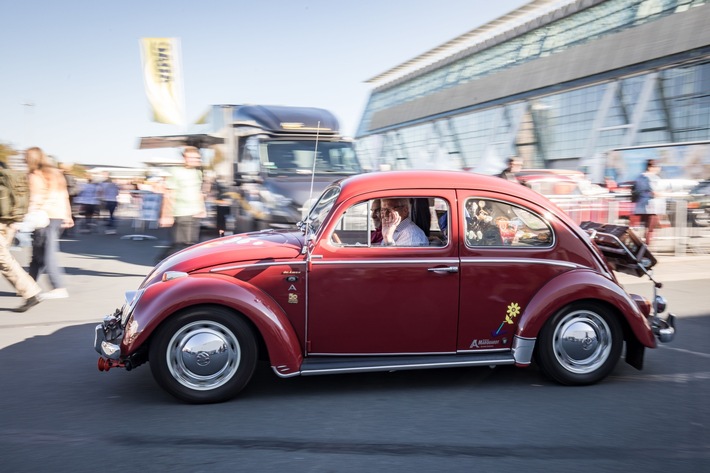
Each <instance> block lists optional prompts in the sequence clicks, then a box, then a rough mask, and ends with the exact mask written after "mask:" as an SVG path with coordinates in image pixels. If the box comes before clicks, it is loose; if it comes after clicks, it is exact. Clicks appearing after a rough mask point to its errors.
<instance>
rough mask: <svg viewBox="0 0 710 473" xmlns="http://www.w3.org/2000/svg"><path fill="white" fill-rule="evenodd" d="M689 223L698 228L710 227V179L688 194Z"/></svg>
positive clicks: (700, 183)
mask: <svg viewBox="0 0 710 473" xmlns="http://www.w3.org/2000/svg"><path fill="white" fill-rule="evenodd" d="M688 221H689V222H690V223H691V225H693V226H696V227H710V179H706V180H704V181H701V182H699V183H698V184H697V185H696V186H695V187H693V188H692V189H690V191H689V192H688Z"/></svg>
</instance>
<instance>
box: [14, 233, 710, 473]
mask: <svg viewBox="0 0 710 473" xmlns="http://www.w3.org/2000/svg"><path fill="white" fill-rule="evenodd" d="M146 233H153V234H155V235H158V236H159V237H161V236H162V234H161V233H160V232H159V231H148V232H146ZM159 244H160V239H159V240H156V241H150V240H143V241H134V240H122V239H120V234H119V235H82V236H81V238H79V239H76V240H67V241H64V242H62V249H63V251H64V253H63V255H62V261H63V264H64V265H65V267H66V269H67V282H68V284H67V285H68V288H69V291H70V293H71V297H70V298H69V299H64V300H52V301H45V302H43V303H42V304H40V305H39V306H37V307H35V308H33V309H32V310H31V311H29V312H27V313H25V314H15V313H13V312H9V311H4V312H3V311H2V310H3V308H11V307H14V306H16V305H18V304H19V303H20V299H19V298H17V297H16V296H15V295H14V291H13V290H12V288H11V286H10V285H9V284H7V282H5V281H2V282H0V328H1V329H0V387H1V388H2V390H1V392H2V397H1V398H0V399H1V400H0V471H2V472H8V473H10V472H44V471H51V472H95V471H101V470H104V471H105V470H110V471H114V470H122V471H137V470H139V469H142V470H144V471H151V472H152V471H171V472H203V471H204V472H208V471H209V472H234V471H259V472H262V471H264V472H270V471H292V472H362V471H383V470H388V471H407V472H411V471H427V472H430V471H449V472H450V471H516V472H518V471H526V472H538V471H539V472H556V471H579V470H580V469H582V470H584V471H590V472H594V471H605V472H617V471H618V472H636V471H644V472H669V471H672V472H697V471H702V470H704V469H705V468H706V467H707V464H708V461H710V435H708V434H709V430H710V407H708V402H707V397H708V392H710V368H709V366H710V365H709V364H708V361H709V360H710V345H709V344H708V339H710V308H709V307H710V305H709V304H708V302H709V301H710V295H709V292H710V291H708V288H709V287H710V284H709V282H710V274H709V275H708V276H707V277H705V276H703V275H702V274H700V275H697V274H696V275H695V276H693V277H692V278H691V277H688V278H684V276H683V271H679V272H678V274H679V275H680V276H678V274H676V275H673V276H672V277H670V276H669V279H670V281H669V282H667V283H666V284H665V288H664V295H665V296H666V297H667V299H668V300H669V305H670V306H671V309H672V310H673V311H675V312H677V313H678V314H679V315H680V322H679V330H678V335H677V337H676V340H675V341H674V342H673V343H671V344H668V345H665V346H661V347H660V348H658V349H656V350H648V351H647V352H646V360H645V368H644V370H643V371H636V370H635V369H633V368H631V367H629V366H628V365H626V364H625V363H623V361H622V362H620V363H619V365H618V367H617V369H616V370H615V372H614V373H613V375H612V376H611V377H609V378H608V379H607V380H605V381H604V382H602V383H600V384H598V385H594V386H588V387H582V388H569V387H562V386H559V385H556V384H554V383H552V382H550V381H547V380H546V379H544V378H543V377H542V376H541V374H540V373H539V372H538V370H537V369H536V368H534V367H532V368H528V369H517V368H514V367H498V368H494V369H490V368H466V369H448V370H432V371H402V372H395V373H372V374H351V375H339V376H323V377H304V378H293V379H280V378H278V377H276V376H275V375H274V374H273V373H272V371H271V370H270V368H269V367H268V366H266V365H261V366H260V367H259V368H258V369H257V372H256V375H255V377H254V379H253V380H252V382H251V383H250V384H249V386H248V387H247V388H246V390H245V391H244V392H243V393H242V394H241V395H240V396H239V397H238V398H236V399H235V400H233V401H231V402H227V403H223V404H217V405H206V406H192V405H186V404H182V403H180V402H178V401H176V400H174V399H173V398H172V397H170V396H169V395H167V394H165V393H164V392H163V391H162V390H161V389H160V388H158V386H157V385H156V384H155V383H154V381H153V379H152V377H151V374H150V369H149V367H148V366H147V365H145V366H142V367H139V368H138V369H136V370H135V371H132V372H126V371H123V370H118V369H116V370H111V371H110V372H109V373H100V372H99V371H98V370H97V368H96V360H97V354H96V353H95V352H94V350H93V347H92V343H93V327H94V326H95V325H96V323H98V322H99V321H100V319H101V318H102V316H103V315H104V314H107V313H109V312H111V311H113V309H114V308H115V307H117V306H118V305H119V304H120V303H121V299H122V294H123V292H124V291H126V290H131V289H134V288H135V287H136V286H137V285H138V283H139V282H140V281H141V280H142V278H143V277H144V275H145V274H146V273H147V271H148V270H149V269H150V266H151V263H152V261H153V259H154V257H155V256H156V255H157V254H158V252H159V251H160V248H156V245H159ZM17 254H18V257H19V258H20V259H21V260H23V258H24V259H26V257H27V249H24V250H23V251H20V252H18V253H17ZM667 264H669V265H670V264H671V263H670V262H668V263H667ZM659 270H660V267H659ZM659 273H663V272H660V271H659ZM664 274H665V273H664ZM667 274H670V273H667ZM638 281H640V280H638ZM638 281H630V282H629V284H628V286H627V287H629V288H633V289H634V290H635V289H637V288H638V289H639V291H638V292H642V291H643V290H644V288H646V287H648V283H644V284H642V285H638ZM45 282H46V281H43V280H40V283H41V284H44V283H45Z"/></svg>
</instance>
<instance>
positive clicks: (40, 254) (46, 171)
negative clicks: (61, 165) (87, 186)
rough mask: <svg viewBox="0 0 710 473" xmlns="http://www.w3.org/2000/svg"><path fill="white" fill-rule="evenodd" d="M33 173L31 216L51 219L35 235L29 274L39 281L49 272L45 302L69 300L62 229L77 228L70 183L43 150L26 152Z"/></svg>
mask: <svg viewBox="0 0 710 473" xmlns="http://www.w3.org/2000/svg"><path fill="white" fill-rule="evenodd" d="M25 161H26V162H27V169H28V171H29V187H30V204H29V211H28V213H29V214H32V213H33V212H44V213H45V214H46V215H47V217H48V218H49V221H48V224H47V225H46V226H44V227H41V226H40V227H37V228H35V230H34V234H33V236H32V261H31V262H30V270H29V275H30V276H32V278H33V279H34V280H35V281H37V280H38V277H39V276H40V274H41V273H43V272H44V273H46V274H47V276H48V277H49V282H50V284H51V285H52V289H51V290H50V291H49V292H47V293H45V294H43V295H42V299H60V298H65V297H69V293H68V292H67V289H66V286H65V285H64V270H63V269H62V268H61V267H60V266H59V261H58V256H59V235H60V233H61V231H62V228H70V227H72V226H73V225H74V220H72V216H71V207H70V204H69V193H68V191H67V181H66V179H65V178H64V175H63V174H62V172H61V171H60V170H59V169H58V168H57V166H56V165H55V163H54V162H53V160H52V159H50V158H49V157H48V156H47V155H46V154H45V153H44V152H43V151H42V150H41V149H39V148H30V149H28V150H27V152H26V153H25Z"/></svg>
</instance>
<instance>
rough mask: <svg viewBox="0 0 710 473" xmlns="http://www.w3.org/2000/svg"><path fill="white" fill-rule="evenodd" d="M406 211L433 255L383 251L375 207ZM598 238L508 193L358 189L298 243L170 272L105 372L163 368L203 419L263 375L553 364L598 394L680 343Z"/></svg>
mask: <svg viewBox="0 0 710 473" xmlns="http://www.w3.org/2000/svg"><path fill="white" fill-rule="evenodd" d="M393 198H398V199H407V201H406V202H410V203H411V205H404V206H400V207H406V208H408V209H409V212H410V215H411V216H412V220H414V221H415V222H419V223H418V224H417V225H418V226H419V228H421V229H422V231H423V232H425V233H427V234H428V235H427V237H428V241H429V242H430V244H429V245H427V246H416V247H410V246H401V245H397V244H395V245H394V246H382V245H380V244H372V243H370V239H371V235H372V233H373V230H374V226H375V221H374V220H372V219H371V218H370V217H369V215H371V211H372V203H373V201H374V200H375V199H393ZM380 202H382V203H384V201H382V200H381V201H380ZM396 211H398V212H404V209H401V208H400V209H399V210H396ZM400 216H401V215H400ZM403 218H404V217H403ZM421 222H424V223H421ZM597 232H598V229H596V228H595V229H594V230H593V231H592V232H591V234H590V232H587V231H585V230H583V229H582V228H581V227H580V226H579V225H577V224H576V223H575V222H574V221H573V220H572V219H571V218H570V217H569V216H568V215H566V214H565V213H564V212H563V211H562V210H561V209H559V208H558V207H557V206H556V205H555V204H553V203H552V202H550V201H549V200H547V199H546V198H545V197H543V196H541V195H540V194H538V193H536V192H534V191H532V190H530V189H527V188H525V187H523V186H520V185H519V184H516V183H513V182H508V181H506V180H503V179H500V178H496V177H490V176H483V175H477V174H473V173H465V172H451V171H387V172H374V173H367V174H361V175H358V176H353V177H350V178H346V179H343V180H339V181H336V182H334V183H333V184H331V185H330V186H329V187H328V188H326V190H325V191H324V192H323V193H322V194H321V196H320V198H319V199H318V200H316V202H315V204H314V205H313V206H312V207H311V210H310V212H309V214H308V216H307V218H306V219H305V220H304V221H303V222H301V223H300V224H299V228H298V229H293V230H274V229H271V230H263V231H261V232H252V233H246V234H239V235H234V236H229V237H223V238H218V239H214V240H210V241H207V242H204V243H201V244H198V245H195V246H192V247H190V248H187V249H185V250H183V251H181V252H179V253H176V254H174V255H172V256H170V257H168V258H167V259H165V260H164V261H162V262H161V263H159V264H158V265H157V266H156V267H155V268H154V269H153V270H152V271H151V272H150V274H149V275H148V276H147V277H146V278H145V280H144V281H143V283H142V284H141V285H140V287H139V288H138V290H137V291H131V292H129V293H128V294H127V295H126V302H125V304H124V305H123V307H122V308H120V309H117V310H116V311H115V313H114V314H112V315H109V316H107V317H105V319H104V321H103V322H102V323H101V324H99V325H97V327H96V331H95V333H96V334H95V340H94V346H95V349H96V350H97V351H98V352H99V353H100V355H101V357H100V358H99V369H100V370H108V369H110V368H112V367H123V368H126V369H129V370H130V369H134V368H136V367H137V366H139V365H141V364H142V363H145V362H146V361H148V360H150V367H151V370H152V372H153V375H154V377H155V379H156V380H157V382H158V384H159V385H161V386H162V387H163V388H164V389H166V390H167V391H168V392H170V393H171V394H173V395H174V396H176V397H178V398H179V399H182V400H184V401H187V402H193V403H204V402H218V401H224V400H227V399H230V398H232V397H233V396H235V395H236V394H237V393H238V392H239V391H240V390H241V389H242V388H243V387H244V386H245V385H246V384H247V382H248V381H249V379H250V377H251V375H252V373H253V371H254V369H255V365H256V361H257V359H259V358H262V359H267V360H268V362H269V364H270V365H271V367H272V369H273V371H274V372H275V373H276V374H277V375H278V376H280V377H284V378H288V377H292V376H298V375H315V374H328V373H347V372H365V371H394V370H404V369H421V368H441V367H461V366H493V365H506V364H509V365H517V366H520V367H525V366H529V365H530V364H531V363H532V362H533V361H534V360H536V361H537V362H538V363H539V365H540V366H541V368H542V369H543V371H544V372H545V373H546V374H548V375H549V376H551V377H552V378H553V379H555V380H557V381H559V382H560V383H563V384H569V385H583V384H590V383H595V382H597V381H599V380H601V379H603V378H604V377H606V376H607V375H608V374H609V373H610V372H611V371H612V370H613V368H614V366H615V365H616V363H617V361H618V359H619V357H620V355H621V351H622V347H623V345H624V343H625V344H626V356H625V359H626V361H627V362H628V363H630V364H632V365H634V366H636V367H637V368H639V369H640V368H641V364H642V359H643V351H644V348H653V347H655V346H656V341H657V339H659V340H661V341H670V340H671V339H672V338H673V333H674V328H673V325H674V323H673V320H674V318H673V316H672V315H671V316H669V317H668V319H667V320H665V321H664V320H662V319H660V318H659V317H658V315H657V313H658V312H661V311H662V310H663V309H664V306H665V303H664V302H663V301H662V298H660V296H658V297H657V300H655V301H654V302H649V301H648V300H645V299H643V298H642V297H640V296H634V295H630V294H627V293H626V292H625V291H624V289H623V288H622V287H621V286H620V284H619V283H618V281H617V279H616V277H615V274H614V272H613V270H612V269H611V267H612V266H610V261H609V260H607V258H606V257H605V254H607V253H608V254H609V255H611V258H612V260H613V261H616V262H623V260H624V259H625V258H630V260H631V263H635V260H634V256H633V255H632V254H631V253H629V254H628V255H625V256H622V257H618V258H616V257H615V256H614V255H615V254H616V252H615V251H616V250H615V251H611V252H602V250H601V249H600V247H598V246H597V245H596V244H595V243H594V241H595V240H594V239H595V238H597V236H596V235H595V234H596V233H597ZM598 233H600V234H604V233H603V232H598ZM634 251H639V249H638V248H635V249H634ZM614 258H616V259H614ZM644 261H648V259H645V260H644ZM612 264H613V263H612ZM632 266H633V264H632ZM649 267H650V265H649V264H647V263H646V267H643V266H638V268H641V270H642V272H646V270H647V269H648V268H649ZM619 268H622V266H618V267H617V269H619Z"/></svg>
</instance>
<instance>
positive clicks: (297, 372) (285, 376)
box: [271, 366, 301, 378]
mask: <svg viewBox="0 0 710 473" xmlns="http://www.w3.org/2000/svg"><path fill="white" fill-rule="evenodd" d="M271 369H272V370H273V371H274V373H276V376H278V377H279V378H294V377H296V376H299V375H300V374H301V372H300V371H293V372H291V373H282V372H280V371H279V370H278V369H277V368H276V367H275V366H272V367H271Z"/></svg>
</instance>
